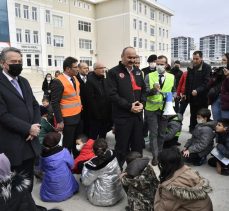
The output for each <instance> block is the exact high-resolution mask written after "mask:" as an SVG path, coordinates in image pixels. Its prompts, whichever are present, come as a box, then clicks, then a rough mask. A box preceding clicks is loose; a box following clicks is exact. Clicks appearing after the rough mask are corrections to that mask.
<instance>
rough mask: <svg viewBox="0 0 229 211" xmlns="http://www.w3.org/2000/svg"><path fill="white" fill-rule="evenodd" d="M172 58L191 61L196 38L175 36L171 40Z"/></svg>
mask: <svg viewBox="0 0 229 211" xmlns="http://www.w3.org/2000/svg"><path fill="white" fill-rule="evenodd" d="M171 48H172V60H173V61H175V60H180V61H189V60H190V59H191V55H190V54H191V53H190V52H191V51H193V50H194V38H191V37H183V36H180V37H174V38H172V40H171Z"/></svg>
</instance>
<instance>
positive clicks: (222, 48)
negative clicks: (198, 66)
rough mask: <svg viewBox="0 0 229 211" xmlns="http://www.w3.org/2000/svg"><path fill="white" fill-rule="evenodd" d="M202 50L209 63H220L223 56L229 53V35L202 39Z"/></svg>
mask: <svg viewBox="0 0 229 211" xmlns="http://www.w3.org/2000/svg"><path fill="white" fill-rule="evenodd" d="M200 50H201V51H202V52H203V57H204V59H205V60H207V61H209V62H219V61H221V58H222V56H223V54H225V53H226V52H229V35H225V34H213V35H209V36H205V37H201V38H200Z"/></svg>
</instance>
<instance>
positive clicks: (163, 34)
mask: <svg viewBox="0 0 229 211" xmlns="http://www.w3.org/2000/svg"><path fill="white" fill-rule="evenodd" d="M162 36H163V37H165V29H163V33H162Z"/></svg>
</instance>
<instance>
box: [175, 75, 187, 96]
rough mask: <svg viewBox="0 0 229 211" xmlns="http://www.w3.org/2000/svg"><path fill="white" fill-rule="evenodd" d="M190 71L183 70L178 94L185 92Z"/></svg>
mask: <svg viewBox="0 0 229 211" xmlns="http://www.w3.org/2000/svg"><path fill="white" fill-rule="evenodd" d="M187 74H188V72H187V71H185V72H183V74H182V76H181V79H180V81H179V84H178V87H177V96H180V95H181V94H185V86H186V78H187Z"/></svg>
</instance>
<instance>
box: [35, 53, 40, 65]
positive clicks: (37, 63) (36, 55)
mask: <svg viewBox="0 0 229 211" xmlns="http://www.w3.org/2000/svg"><path fill="white" fill-rule="evenodd" d="M39 63H40V62H39V55H38V54H35V65H36V66H39Z"/></svg>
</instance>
